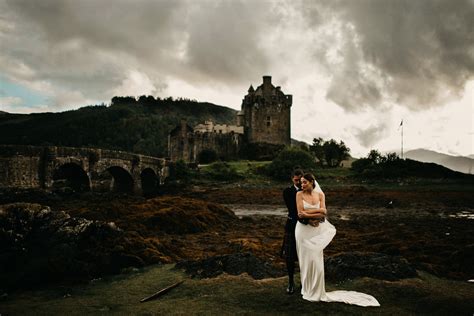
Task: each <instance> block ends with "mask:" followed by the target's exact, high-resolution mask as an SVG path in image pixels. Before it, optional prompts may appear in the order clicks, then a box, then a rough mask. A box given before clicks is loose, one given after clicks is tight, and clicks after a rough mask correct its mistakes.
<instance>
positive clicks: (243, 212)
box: [225, 204, 350, 221]
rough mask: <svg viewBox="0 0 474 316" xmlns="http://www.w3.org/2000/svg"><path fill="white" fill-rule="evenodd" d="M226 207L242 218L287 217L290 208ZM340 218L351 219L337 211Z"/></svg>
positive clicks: (264, 206)
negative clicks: (258, 216) (262, 216)
mask: <svg viewBox="0 0 474 316" xmlns="http://www.w3.org/2000/svg"><path fill="white" fill-rule="evenodd" d="M225 206H226V207H228V208H230V209H231V210H232V211H233V212H234V214H235V215H236V216H238V217H239V218H242V217H243V216H253V215H266V216H268V215H270V216H278V217H287V215H288V210H287V209H286V207H284V206H281V205H268V204H226V205H225ZM334 216H336V217H337V218H338V219H340V220H343V221H348V220H350V216H349V214H347V212H337V214H334Z"/></svg>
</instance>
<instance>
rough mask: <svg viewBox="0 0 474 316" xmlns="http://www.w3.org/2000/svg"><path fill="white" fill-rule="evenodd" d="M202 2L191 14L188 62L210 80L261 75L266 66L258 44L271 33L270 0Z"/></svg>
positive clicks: (230, 79)
mask: <svg viewBox="0 0 474 316" xmlns="http://www.w3.org/2000/svg"><path fill="white" fill-rule="evenodd" d="M204 3H205V4H206V5H205V6H199V7H198V8H195V11H194V12H192V14H191V15H190V18H191V19H192V20H190V21H189V26H190V28H189V41H188V45H187V58H188V59H187V65H188V66H189V67H191V68H192V69H194V70H196V71H198V72H199V73H201V74H204V75H205V76H208V77H211V78H214V79H213V80H224V81H228V82H232V81H235V80H242V79H244V80H249V78H252V77H255V76H260V75H261V74H262V71H263V70H264V69H265V68H266V67H267V58H266V57H267V56H266V55H265V53H264V50H263V48H261V47H260V46H261V45H260V44H261V43H262V42H265V40H266V39H265V37H264V36H265V34H268V33H270V32H269V31H270V28H269V26H270V24H271V22H272V20H271V19H270V18H269V11H271V9H272V5H271V2H265V1H262V2H249V1H216V2H210V1H204Z"/></svg>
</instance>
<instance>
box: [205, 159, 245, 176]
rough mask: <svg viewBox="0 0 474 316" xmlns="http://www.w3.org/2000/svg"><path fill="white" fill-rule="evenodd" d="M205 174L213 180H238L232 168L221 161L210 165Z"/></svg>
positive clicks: (235, 171)
mask: <svg viewBox="0 0 474 316" xmlns="http://www.w3.org/2000/svg"><path fill="white" fill-rule="evenodd" d="M206 173H207V175H208V176H209V177H210V178H212V179H214V180H236V179H239V178H240V175H239V174H238V173H237V170H235V168H234V167H232V166H231V165H229V164H228V163H225V162H222V161H218V162H214V163H213V164H211V165H210V166H209V169H208V170H207V172H206Z"/></svg>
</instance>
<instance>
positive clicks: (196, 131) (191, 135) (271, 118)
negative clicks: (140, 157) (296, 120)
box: [168, 76, 293, 162]
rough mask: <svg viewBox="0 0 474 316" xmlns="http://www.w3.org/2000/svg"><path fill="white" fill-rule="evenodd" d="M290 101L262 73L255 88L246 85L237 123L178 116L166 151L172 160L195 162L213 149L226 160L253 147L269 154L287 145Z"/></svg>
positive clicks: (236, 157) (253, 149) (244, 153)
mask: <svg viewBox="0 0 474 316" xmlns="http://www.w3.org/2000/svg"><path fill="white" fill-rule="evenodd" d="M292 102H293V100H292V96H291V95H289V94H284V93H283V92H282V91H281V89H280V87H275V86H273V84H272V77H270V76H263V83H262V84H261V85H260V86H258V87H257V89H254V88H253V87H252V86H250V88H249V90H248V94H247V95H246V96H245V97H244V99H243V100H242V109H241V111H239V112H238V114H237V125H222V124H214V123H213V122H211V121H207V122H205V123H204V124H198V125H196V126H195V127H191V126H189V125H188V124H187V123H186V120H182V121H181V124H180V125H178V126H176V128H174V129H173V130H171V131H170V133H169V135H168V155H169V157H170V159H171V160H172V161H176V160H179V159H182V160H184V161H186V162H196V161H198V157H199V155H200V153H201V152H203V151H204V150H213V151H215V152H216V154H217V156H218V157H219V159H222V160H230V159H238V158H239V157H242V156H246V155H247V154H248V153H247V154H246V152H249V151H250V152H254V151H255V148H257V147H258V148H260V149H259V150H257V152H260V154H259V155H261V154H262V152H266V153H267V154H269V155H272V154H273V153H274V150H275V149H277V148H279V147H283V146H290V145H291V134H290V130H291V125H290V122H291V116H290V114H291V105H292ZM255 145H256V146H257V147H252V146H255ZM249 148H250V149H249ZM263 148H265V149H264V150H263Z"/></svg>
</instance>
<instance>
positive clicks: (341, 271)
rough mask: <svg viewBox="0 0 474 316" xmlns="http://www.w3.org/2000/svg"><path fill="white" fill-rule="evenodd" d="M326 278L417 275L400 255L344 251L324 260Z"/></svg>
mask: <svg viewBox="0 0 474 316" xmlns="http://www.w3.org/2000/svg"><path fill="white" fill-rule="evenodd" d="M324 268H325V274H326V278H327V279H328V280H332V281H344V280H347V279H354V278H357V277H371V278H375V279H381V280H388V281H395V280H399V279H404V278H413V277H416V276H417V273H416V270H415V269H414V268H413V267H412V266H411V265H410V263H409V262H408V261H407V260H406V259H404V258H403V257H400V256H389V255H386V254H382V253H376V252H345V253H342V254H339V255H336V256H332V257H328V258H326V259H325V260H324Z"/></svg>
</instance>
